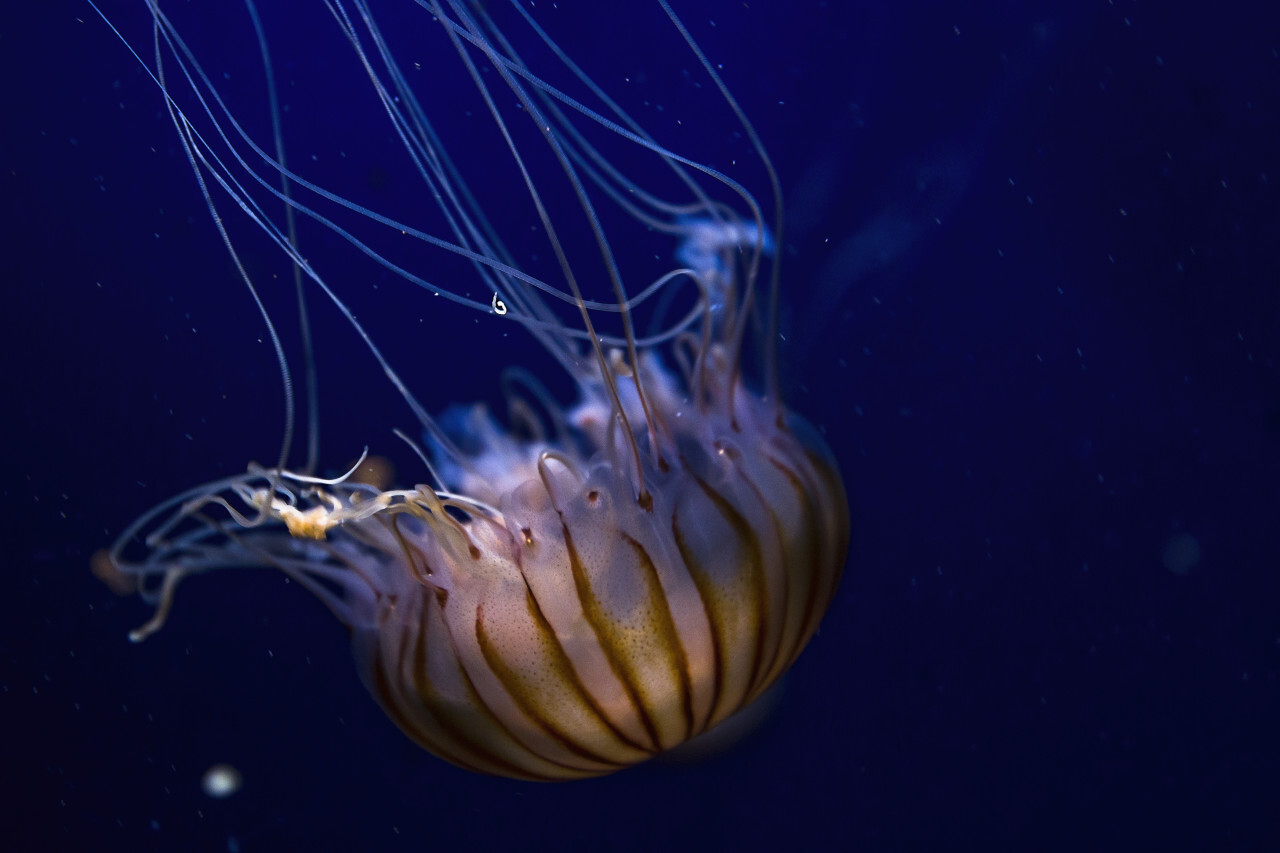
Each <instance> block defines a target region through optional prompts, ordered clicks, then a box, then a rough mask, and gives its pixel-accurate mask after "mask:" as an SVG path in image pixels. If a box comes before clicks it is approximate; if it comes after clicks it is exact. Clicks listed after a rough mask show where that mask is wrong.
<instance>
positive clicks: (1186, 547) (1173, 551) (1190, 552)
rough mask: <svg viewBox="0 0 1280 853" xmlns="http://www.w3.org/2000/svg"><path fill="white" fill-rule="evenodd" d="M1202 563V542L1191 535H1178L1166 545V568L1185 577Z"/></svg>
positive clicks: (1170, 538)
mask: <svg viewBox="0 0 1280 853" xmlns="http://www.w3.org/2000/svg"><path fill="white" fill-rule="evenodd" d="M1199 563H1200V541H1199V540H1198V539H1196V537H1194V536H1192V535H1191V534H1190V533H1177V534H1175V535H1173V536H1171V537H1169V541H1168V542H1166V543H1164V567H1165V568H1166V569H1168V570H1169V571H1171V572H1173V573H1174V574H1175V575H1185V574H1187V573H1188V572H1190V571H1191V570H1192V569H1194V568H1195V567H1196V566H1197V565H1199Z"/></svg>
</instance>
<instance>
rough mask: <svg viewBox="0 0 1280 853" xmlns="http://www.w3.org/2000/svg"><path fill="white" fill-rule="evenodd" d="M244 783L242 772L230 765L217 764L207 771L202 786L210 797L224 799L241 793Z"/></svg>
mask: <svg viewBox="0 0 1280 853" xmlns="http://www.w3.org/2000/svg"><path fill="white" fill-rule="evenodd" d="M243 781H244V780H243V779H242V778H241V776H240V771H239V770H237V769H235V768H234V767H232V766H231V765H230V764H215V765H213V766H212V767H210V768H209V769H208V770H206V771H205V774H204V779H203V780H201V782H200V784H201V787H203V788H204V792H205V793H206V794H208V795H209V796H211V797H216V798H217V799H223V798H224V797H229V796H231V795H232V794H234V793H235V792H236V791H239V790H240V783H241V782H243Z"/></svg>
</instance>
